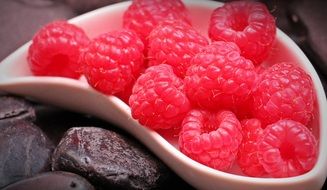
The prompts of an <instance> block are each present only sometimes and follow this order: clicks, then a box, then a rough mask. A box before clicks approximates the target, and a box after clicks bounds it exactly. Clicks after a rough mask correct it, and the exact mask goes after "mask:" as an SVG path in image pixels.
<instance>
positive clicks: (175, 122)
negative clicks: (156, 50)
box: [129, 64, 190, 129]
mask: <svg viewBox="0 0 327 190" xmlns="http://www.w3.org/2000/svg"><path fill="white" fill-rule="evenodd" d="M129 104H130V107H131V110H132V116H133V118H135V119H137V120H139V122H140V123H141V124H142V125H145V126H147V127H149V128H152V129H169V128H176V127H180V124H181V122H182V120H183V118H184V116H185V115H186V113H187V112H188V111H189V110H190V103H189V101H188V99H187V97H186V95H185V94H184V92H183V81H182V80H181V79H180V78H178V77H177V76H176V75H175V74H174V71H173V68H172V67H171V66H170V65H166V64H161V65H157V66H152V67H149V68H148V69H147V70H146V71H145V73H144V74H142V75H141V76H140V77H139V78H138V79H137V80H136V83H135V85H134V87H133V92H132V95H131V97H130V99H129Z"/></svg>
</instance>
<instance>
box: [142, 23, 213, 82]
mask: <svg viewBox="0 0 327 190" xmlns="http://www.w3.org/2000/svg"><path fill="white" fill-rule="evenodd" d="M206 45H208V40H207V39H206V38H205V37H203V36H202V35H201V34H199V33H198V32H197V31H196V30H195V29H194V28H193V27H192V26H190V25H188V24H187V23H185V22H181V21H179V20H169V21H165V22H162V23H161V24H159V25H158V26H157V27H155V28H154V29H153V30H152V32H151V33H150V35H149V51H148V56H149V61H150V62H149V65H158V64H161V63H165V64H168V65H171V66H173V68H174V71H175V73H176V74H177V75H178V76H179V77H182V78H184V76H185V73H186V70H187V68H188V67H189V65H190V61H191V59H192V57H193V56H194V55H195V54H197V53H198V52H200V50H201V49H202V48H203V47H204V46H206Z"/></svg>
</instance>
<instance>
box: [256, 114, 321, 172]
mask: <svg viewBox="0 0 327 190" xmlns="http://www.w3.org/2000/svg"><path fill="white" fill-rule="evenodd" d="M258 158H259V161H260V163H261V164H262V165H263V167H264V168H265V170H266V172H267V173H268V174H270V175H271V176H272V177H278V178H279V177H291V176H297V175H301V174H304V173H306V172H308V171H309V170H311V169H312V168H313V166H314V165H315V163H316V160H317V141H316V139H315V137H314V136H313V135H312V133H311V132H310V131H309V129H308V128H307V127H306V126H304V125H303V124H301V123H299V122H296V121H293V120H280V121H278V122H276V123H274V124H271V125H269V126H267V127H266V128H265V129H264V131H263V134H262V136H261V137H259V140H258Z"/></svg>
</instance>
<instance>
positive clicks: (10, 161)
mask: <svg viewBox="0 0 327 190" xmlns="http://www.w3.org/2000/svg"><path fill="white" fill-rule="evenodd" d="M53 149H54V147H53V145H52V144H51V143H50V142H49V140H48V138H47V137H46V136H45V135H44V134H43V132H42V131H41V130H40V129H39V128H38V127H36V126H35V125H34V124H33V123H31V122H29V121H24V120H21V121H17V122H13V123H7V124H6V126H2V127H1V129H0V188H1V187H4V186H6V185H8V184H10V183H13V182H16V181H19V180H21V179H24V178H26V177H29V176H33V175H35V174H37V173H40V172H43V171H49V170H50V169H51V167H50V166H51V165H50V161H51V158H50V156H51V153H52V152H53Z"/></svg>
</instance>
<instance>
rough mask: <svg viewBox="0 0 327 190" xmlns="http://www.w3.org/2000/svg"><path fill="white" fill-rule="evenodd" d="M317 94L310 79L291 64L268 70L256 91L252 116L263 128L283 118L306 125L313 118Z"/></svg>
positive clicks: (261, 78)
mask: <svg viewBox="0 0 327 190" xmlns="http://www.w3.org/2000/svg"><path fill="white" fill-rule="evenodd" d="M314 101H315V95H314V90H313V84H312V80H311V78H310V76H309V75H308V74H306V73H305V72H304V71H303V70H302V69H301V68H300V67H298V66H296V65H294V64H291V63H280V64H275V65H273V66H271V67H270V68H268V69H267V70H265V71H264V72H263V73H262V74H261V77H260V79H259V82H258V85H257V87H256V89H255V90H254V92H253V109H252V110H253V115H254V117H255V118H258V119H260V120H261V122H262V126H263V128H264V127H265V126H266V125H268V124H271V123H274V122H276V121H278V120H280V119H292V120H295V121H298V122H301V123H302V124H304V125H307V124H308V123H309V121H310V120H311V118H312V116H313V109H314Z"/></svg>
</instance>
